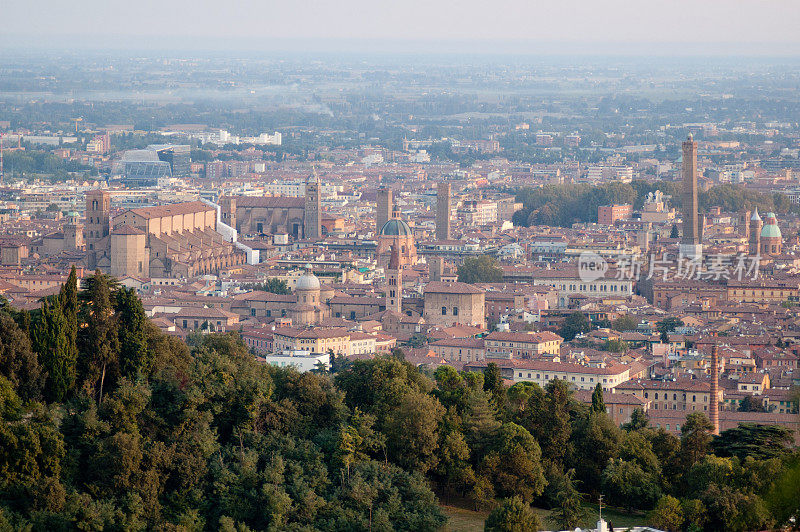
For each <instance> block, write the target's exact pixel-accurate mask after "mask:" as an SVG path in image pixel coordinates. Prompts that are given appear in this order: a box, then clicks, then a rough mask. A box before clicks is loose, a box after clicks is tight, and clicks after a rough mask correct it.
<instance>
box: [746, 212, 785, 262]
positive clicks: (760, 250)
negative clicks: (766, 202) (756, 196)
mask: <svg viewBox="0 0 800 532" xmlns="http://www.w3.org/2000/svg"><path fill="white" fill-rule="evenodd" d="M764 218H765V219H766V223H763V222H762V221H761V217H760V216H759V215H758V209H755V210H754V211H753V216H752V217H751V218H750V246H749V247H750V254H751V255H758V256H761V257H769V256H770V255H780V254H781V253H782V252H783V235H782V234H781V229H780V227H778V219H777V217H776V216H775V213H772V212H769V213H767V214H766V216H764Z"/></svg>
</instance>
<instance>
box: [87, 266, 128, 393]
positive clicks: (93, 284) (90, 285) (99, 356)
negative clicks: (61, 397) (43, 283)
mask: <svg viewBox="0 0 800 532" xmlns="http://www.w3.org/2000/svg"><path fill="white" fill-rule="evenodd" d="M112 286H113V281H112V280H111V279H110V278H109V276H108V275H105V274H103V273H102V272H101V271H100V270H97V271H96V272H95V273H94V275H93V276H91V277H89V278H87V279H86V291H85V292H84V294H82V295H83V297H84V298H85V299H86V300H87V301H88V305H87V308H86V311H87V315H86V323H87V327H86V336H85V346H84V349H82V350H81V353H82V355H83V356H84V357H85V359H84V360H83V363H82V369H83V373H84V386H85V387H86V388H87V391H89V392H90V393H91V394H94V393H95V391H97V400H98V402H100V403H102V402H103V389H104V387H105V385H106V381H107V380H109V381H114V380H116V377H117V376H118V374H119V359H118V354H117V347H118V338H117V328H116V324H115V322H114V309H113V308H112V307H111V289H112Z"/></svg>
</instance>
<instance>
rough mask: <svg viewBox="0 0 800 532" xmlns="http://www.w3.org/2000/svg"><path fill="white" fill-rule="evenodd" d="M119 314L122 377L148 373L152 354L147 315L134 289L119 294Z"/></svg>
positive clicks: (121, 290) (123, 289) (123, 290)
mask: <svg viewBox="0 0 800 532" xmlns="http://www.w3.org/2000/svg"><path fill="white" fill-rule="evenodd" d="M117 312H118V313H119V346H120V352H119V365H120V371H121V372H122V375H124V376H128V377H135V376H136V375H137V374H138V373H140V372H142V373H146V372H147V371H148V370H149V368H150V354H149V350H148V348H147V337H146V335H145V325H146V323H147V315H146V314H145V313H144V307H143V306H142V301H141V300H140V299H139V298H138V297H137V296H136V292H135V291H134V290H133V288H131V289H129V290H126V289H125V288H122V289H120V291H119V292H117Z"/></svg>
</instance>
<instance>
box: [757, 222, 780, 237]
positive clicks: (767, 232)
mask: <svg viewBox="0 0 800 532" xmlns="http://www.w3.org/2000/svg"><path fill="white" fill-rule="evenodd" d="M781 236H782V235H781V230H780V228H779V227H778V225H777V224H767V225H765V226H764V227H763V229H761V238H781Z"/></svg>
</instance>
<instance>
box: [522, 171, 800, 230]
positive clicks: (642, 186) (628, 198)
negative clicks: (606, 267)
mask: <svg viewBox="0 0 800 532" xmlns="http://www.w3.org/2000/svg"><path fill="white" fill-rule="evenodd" d="M655 190H660V191H661V192H663V193H664V194H665V195H667V196H672V200H671V201H670V205H671V206H672V207H675V208H677V209H680V208H681V184H680V182H678V181H656V182H653V183H649V182H646V181H633V182H631V183H621V182H618V183H604V184H601V185H596V186H592V185H588V184H563V185H546V186H544V187H541V188H531V187H526V188H523V189H521V190H519V191H518V192H517V201H519V202H522V204H523V208H522V209H521V210H519V211H517V212H516V213H514V217H513V222H514V225H518V226H525V227H527V226H530V225H552V226H559V227H570V226H571V225H572V224H574V223H593V222H597V208H598V207H600V206H602V205H610V204H612V203H617V204H624V203H630V204H632V205H633V206H634V208H635V209H639V208H641V207H642V204H643V203H644V200H645V198H646V197H647V194H649V193H650V192H653V191H655ZM699 201H700V208H701V209H703V210H707V209H709V208H710V207H714V206H719V207H722V209H723V211H726V212H737V211H739V210H741V209H745V208H746V209H753V208H754V207H758V210H759V211H761V212H770V211H772V212H775V213H777V214H786V213H788V212H797V206H796V205H793V204H792V203H791V202H789V199H788V198H787V197H786V196H785V195H783V194H780V193H777V192H776V193H773V194H763V193H760V192H755V191H752V190H747V189H745V188H744V187H742V186H739V185H727V184H726V185H718V186H714V187H711V188H709V189H708V190H705V191H702V190H701V191H700V197H699Z"/></svg>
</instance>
